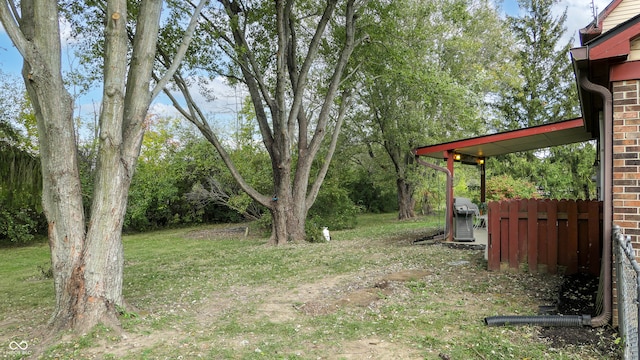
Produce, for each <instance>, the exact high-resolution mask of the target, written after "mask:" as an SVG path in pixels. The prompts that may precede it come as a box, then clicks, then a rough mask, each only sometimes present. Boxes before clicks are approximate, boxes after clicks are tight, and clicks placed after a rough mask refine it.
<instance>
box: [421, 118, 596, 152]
mask: <svg viewBox="0 0 640 360" xmlns="http://www.w3.org/2000/svg"><path fill="white" fill-rule="evenodd" d="M592 139H594V136H592V134H591V133H590V132H589V131H587V129H586V127H585V124H584V121H583V119H582V118H576V119H571V120H564V121H559V122H555V123H549V124H544V125H539V126H533V127H529V128H524V129H518V130H513V131H507V132H501V133H496V134H490V135H484V136H478V137H474V138H469V139H463V140H456V141H451V142H446V143H441V144H436V145H429V146H423V147H419V148H416V149H414V154H415V155H416V156H428V157H432V158H437V159H446V158H448V157H449V154H451V153H454V154H461V155H464V156H466V157H472V158H475V159H479V158H486V157H490V156H497V155H504V154H509V153H513V152H518V151H527V150H536V149H542V148H547V147H551V146H557V145H564V144H572V143H577V142H583V141H588V140H592Z"/></svg>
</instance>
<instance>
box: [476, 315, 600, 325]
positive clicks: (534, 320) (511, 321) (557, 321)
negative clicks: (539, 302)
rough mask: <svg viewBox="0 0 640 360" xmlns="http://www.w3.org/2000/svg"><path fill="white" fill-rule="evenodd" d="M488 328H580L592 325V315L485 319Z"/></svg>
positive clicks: (507, 316)
mask: <svg viewBox="0 0 640 360" xmlns="http://www.w3.org/2000/svg"><path fill="white" fill-rule="evenodd" d="M484 323H485V324H486V325H487V326H506V325H538V326H563V327H580V326H589V325H591V316H590V315H539V316H517V315H504V316H490V317H486V318H484Z"/></svg>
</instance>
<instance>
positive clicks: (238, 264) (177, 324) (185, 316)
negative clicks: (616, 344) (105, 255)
mask: <svg viewBox="0 0 640 360" xmlns="http://www.w3.org/2000/svg"><path fill="white" fill-rule="evenodd" d="M395 216H396V215H395V214H381V215H364V216H361V217H360V218H359V225H358V227H357V228H356V229H354V230H346V231H334V232H332V234H331V235H332V241H331V242H329V243H324V244H291V245H286V246H281V247H272V246H268V245H267V239H266V238H262V237H259V236H252V235H251V234H250V236H249V237H246V238H245V237H244V236H243V234H241V233H239V232H228V231H221V229H222V228H223V227H222V226H207V227H199V228H192V229H180V230H167V231H160V232H152V233H144V234H137V235H129V236H125V238H124V245H125V273H124V295H125V298H126V300H127V302H128V303H129V304H130V305H132V308H133V309H134V310H131V311H123V313H122V315H121V321H122V331H116V329H109V328H106V327H103V326H98V327H97V328H95V329H94V330H93V331H92V332H90V333H88V334H61V335H60V336H59V340H58V341H57V345H55V346H52V347H50V348H48V349H45V351H44V354H43V355H42V358H46V359H49V358H51V359H178V358H181V359H197V358H202V359H254V358H255V359H363V358H373V359H442V358H447V357H448V358H450V359H606V358H609V357H608V355H607V354H601V353H600V352H599V351H598V350H597V349H596V348H595V347H593V346H568V347H554V346H551V345H550V344H549V343H548V342H547V341H545V340H544V339H541V338H540V336H539V329H537V328H535V327H520V328H514V327H497V328H493V327H492V328H489V327H486V326H485V325H484V323H483V319H484V317H486V316H493V315H505V314H535V312H536V311H537V307H538V305H543V304H549V301H550V299H552V298H553V297H554V296H555V295H554V291H555V290H556V288H555V287H556V286H557V284H558V278H555V277H550V276H541V275H531V274H513V273H495V272H488V271H487V270H486V262H485V260H484V258H483V252H482V251H477V250H458V249H451V248H449V247H446V246H441V245H412V240H414V239H417V238H419V237H421V236H423V235H424V234H426V233H429V232H431V231H432V229H433V228H434V227H435V226H437V225H438V224H439V223H440V222H441V221H440V219H432V218H420V219H418V220H415V221H404V222H400V221H397V220H396V218H395ZM229 226H238V225H229ZM48 261H49V250H48V246H46V245H34V246H29V247H23V248H5V249H0V359H3V358H9V359H19V358H22V357H23V356H24V355H25V354H23V353H19V352H17V351H13V350H11V349H9V344H10V343H11V342H12V341H15V342H18V343H19V342H21V341H26V342H27V343H29V344H30V346H32V347H36V346H37V345H38V343H39V339H38V338H37V334H39V333H40V332H39V331H42V330H43V329H44V328H45V324H46V322H47V320H48V317H49V316H50V314H51V310H52V308H53V302H54V295H53V286H52V280H51V279H48V278H46V276H44V273H43V271H46V269H47V268H48ZM407 274H409V275H407ZM411 274H413V275H411ZM398 276H405V278H403V279H400V280H399V278H398ZM610 340H611V341H613V340H614V339H610Z"/></svg>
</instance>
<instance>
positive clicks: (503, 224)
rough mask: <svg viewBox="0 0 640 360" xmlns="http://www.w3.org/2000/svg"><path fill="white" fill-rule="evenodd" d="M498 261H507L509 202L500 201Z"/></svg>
mask: <svg viewBox="0 0 640 360" xmlns="http://www.w3.org/2000/svg"><path fill="white" fill-rule="evenodd" d="M500 214H501V216H500V262H501V263H508V262H509V203H508V202H506V201H501V202H500Z"/></svg>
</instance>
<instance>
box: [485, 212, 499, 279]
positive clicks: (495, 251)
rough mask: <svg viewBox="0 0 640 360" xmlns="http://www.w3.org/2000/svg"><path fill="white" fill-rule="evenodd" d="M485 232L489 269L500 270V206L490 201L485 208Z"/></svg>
mask: <svg viewBox="0 0 640 360" xmlns="http://www.w3.org/2000/svg"><path fill="white" fill-rule="evenodd" d="M487 211H488V212H487V221H488V224H487V233H488V234H489V238H488V244H487V246H489V251H488V252H487V258H488V264H487V265H488V267H489V270H500V206H499V203H498V202H495V201H492V202H490V203H489V206H488V209H487Z"/></svg>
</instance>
